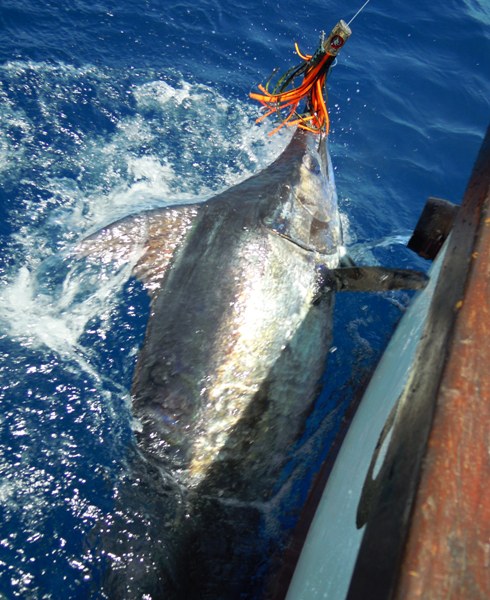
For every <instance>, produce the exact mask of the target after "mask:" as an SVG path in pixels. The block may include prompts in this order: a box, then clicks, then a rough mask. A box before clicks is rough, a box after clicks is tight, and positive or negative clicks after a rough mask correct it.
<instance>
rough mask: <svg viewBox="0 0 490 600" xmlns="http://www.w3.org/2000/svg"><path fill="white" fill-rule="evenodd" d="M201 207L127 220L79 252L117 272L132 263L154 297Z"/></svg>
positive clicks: (101, 233)
mask: <svg viewBox="0 0 490 600" xmlns="http://www.w3.org/2000/svg"><path fill="white" fill-rule="evenodd" d="M200 207H201V205H199V204H189V205H181V206H172V207H168V208H161V209H156V210H149V211H145V212H142V213H139V214H137V215H134V216H130V217H126V218H124V219H121V220H119V221H116V222H115V223H112V224H111V225H107V227H104V228H103V229H101V230H99V231H97V232H96V233H94V234H92V235H91V236H89V237H87V238H85V239H84V240H82V242H80V243H79V245H78V246H77V249H76V252H77V254H78V255H80V256H87V257H90V259H91V260H94V261H98V262H101V263H106V264H107V263H114V265H115V266H116V268H117V267H122V266H123V265H125V264H128V263H130V262H133V263H134V267H133V271H132V273H133V275H134V276H135V277H137V278H138V279H140V280H141V281H142V282H143V284H144V285H145V288H146V289H147V290H148V293H149V294H150V296H153V295H154V293H155V292H156V290H157V289H158V288H159V286H160V283H161V281H162V279H163V277H164V275H165V273H166V271H167V269H168V267H169V265H170V263H171V261H172V258H173V256H174V254H175V252H176V250H177V249H178V248H179V247H180V245H181V244H182V242H183V240H184V239H185V237H186V235H187V233H188V232H189V230H190V229H191V227H192V223H193V221H194V219H195V217H196V215H197V214H198V212H199V210H200Z"/></svg>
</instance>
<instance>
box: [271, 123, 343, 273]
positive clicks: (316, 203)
mask: <svg viewBox="0 0 490 600" xmlns="http://www.w3.org/2000/svg"><path fill="white" fill-rule="evenodd" d="M275 167H276V168H277V169H278V170H279V171H280V172H282V179H281V182H280V184H279V185H278V186H277V189H276V196H275V201H276V203H275V204H274V206H273V210H272V211H269V212H268V214H267V216H266V218H265V219H264V221H265V224H266V226H267V227H268V228H269V229H271V230H272V231H274V232H275V233H278V234H280V235H281V236H283V237H285V238H287V239H289V240H290V241H292V242H294V243H295V244H296V245H298V246H300V247H302V248H304V249H305V250H309V251H313V252H317V253H319V254H321V255H323V257H324V259H325V261H326V262H327V263H330V262H331V263H332V267H335V266H337V262H338V258H339V253H340V252H341V247H342V232H341V224H340V216H339V210H338V203H337V191H336V187H335V179H334V173H333V167H332V161H331V159H330V154H329V152H328V147H327V137H326V136H325V135H323V134H320V135H315V134H312V133H309V132H308V131H304V130H302V129H298V130H297V131H296V133H295V134H294V136H293V138H292V140H291V142H290V144H289V146H288V147H287V148H286V150H285V151H284V152H283V154H282V155H281V156H280V158H279V159H278V161H276V164H275Z"/></svg>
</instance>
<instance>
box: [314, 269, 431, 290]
mask: <svg viewBox="0 0 490 600" xmlns="http://www.w3.org/2000/svg"><path fill="white" fill-rule="evenodd" d="M321 278H322V281H321V284H320V287H321V288H322V289H323V290H325V291H333V292H383V291H388V290H420V289H422V288H424V287H425V285H426V284H427V281H428V277H427V276H426V275H425V274H424V273H421V272H420V271H412V270H408V269H387V268H384V267H346V268H339V269H334V270H331V271H330V270H326V271H325V272H324V273H322V275H321Z"/></svg>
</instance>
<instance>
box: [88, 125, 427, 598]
mask: <svg viewBox="0 0 490 600" xmlns="http://www.w3.org/2000/svg"><path fill="white" fill-rule="evenodd" d="M81 251H82V252H83V253H84V254H85V255H89V256H91V257H92V260H97V261H100V260H102V261H104V262H108V261H115V262H116V263H117V264H122V263H124V262H125V261H129V260H132V261H133V265H134V266H133V269H132V273H133V274H134V276H135V277H137V278H139V279H140V280H141V281H142V282H143V284H144V285H145V286H146V288H147V290H148V292H149V294H150V298H151V306H150V315H149V319H148V324H147V330H146V335H145V338H144V342H143V346H142V348H141V351H140V354H139V357H138V361H137V365H136V370H135V373H134V378H133V384H132V389H131V397H132V410H133V413H134V416H135V417H136V419H137V422H138V423H139V426H138V428H137V431H136V437H137V441H138V446H139V448H140V450H141V452H142V454H143V455H144V456H145V458H146V460H148V462H149V463H151V464H152V465H155V466H156V468H157V469H158V470H159V471H160V472H162V473H166V474H171V476H172V478H173V479H174V480H175V481H177V482H178V485H179V487H181V488H182V489H185V490H187V491H188V493H189V494H190V495H191V496H194V497H198V496H199V495H201V496H203V497H204V496H205V497H208V498H215V499H217V501H219V502H226V501H234V502H240V503H242V505H244V504H246V503H257V502H267V501H269V500H270V499H271V498H272V496H273V495H274V493H275V492H276V491H277V489H276V487H277V485H276V484H277V481H278V477H279V474H280V472H281V469H282V468H283V467H284V464H285V462H286V461H287V458H288V453H289V451H290V448H291V447H292V446H293V444H294V442H295V441H296V440H297V439H298V437H299V436H300V434H301V432H302V430H303V427H304V424H305V420H306V417H307V416H308V414H309V412H310V411H311V409H312V406H313V403H314V401H315V399H316V397H317V395H318V391H319V380H320V378H321V376H322V373H323V371H324V369H325V363H326V359H327V354H328V350H329V348H330V343H331V336H332V311H333V305H334V297H335V294H336V293H337V292H339V291H343V290H350V291H353V290H354V291H355V290H362V291H365V290H390V289H397V288H404V289H407V288H410V289H417V288H421V287H423V286H424V285H425V282H426V278H425V276H424V275H422V274H420V273H418V272H413V271H403V270H396V269H383V268H382V267H357V266H355V265H353V263H352V262H351V261H350V260H349V259H348V258H347V257H346V256H345V250H344V246H343V241H342V228H341V221H340V216H339V209H338V203H337V193H336V188H335V182H334V173H333V168H332V163H331V160H330V155H329V152H328V148H327V136H326V135H324V134H320V135H317V134H313V133H311V132H309V131H305V130H303V129H300V128H298V129H297V130H296V131H295V133H294V135H293V136H292V138H291V141H290V142H289V144H288V145H287V147H286V148H285V150H284V151H283V152H282V154H281V155H280V156H279V157H278V158H277V159H276V160H275V161H274V162H273V163H272V164H271V165H269V166H268V167H267V168H266V169H264V170H263V171H261V172H259V173H258V174H256V175H254V176H252V177H250V178H249V179H247V180H245V181H243V182H241V183H239V184H237V185H235V186H233V187H231V188H230V189H228V190H226V191H224V192H222V193H219V194H218V195H216V196H214V197H212V198H211V199H209V200H206V201H204V202H201V203H193V204H183V205H177V206H168V207H164V208H159V209H155V210H148V211H145V212H142V213H140V214H137V215H135V216H130V217H127V218H124V219H122V220H119V221H117V222H115V223H113V224H110V225H108V226H107V227H104V228H103V229H102V230H101V231H99V232H97V233H95V234H94V235H92V236H90V237H88V238H86V239H85V240H84V241H83V242H82V243H81ZM218 531H219V528H218ZM181 597H183V596H181ZM189 597H190V596H189ZM230 597H231V596H230Z"/></svg>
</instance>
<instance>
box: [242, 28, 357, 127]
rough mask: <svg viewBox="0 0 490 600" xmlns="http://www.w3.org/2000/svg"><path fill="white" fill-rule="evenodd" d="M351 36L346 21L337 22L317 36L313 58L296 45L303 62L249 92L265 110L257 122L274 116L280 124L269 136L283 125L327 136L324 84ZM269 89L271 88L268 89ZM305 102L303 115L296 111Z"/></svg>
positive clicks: (327, 124)
mask: <svg viewBox="0 0 490 600" xmlns="http://www.w3.org/2000/svg"><path fill="white" fill-rule="evenodd" d="M350 34H351V29H350V27H349V26H348V25H347V24H346V23H345V21H343V20H340V21H339V22H338V23H337V25H336V26H335V27H334V28H333V29H332V32H331V33H330V35H329V36H328V38H326V39H325V34H324V33H322V35H321V37H320V44H319V47H318V49H317V51H316V52H315V53H314V54H313V55H309V54H306V55H305V54H302V53H301V51H300V49H299V48H298V44H295V48H296V52H297V54H298V56H299V57H300V58H301V59H302V60H303V62H302V63H301V64H299V65H297V66H295V67H293V68H291V69H289V70H288V71H286V73H284V75H282V76H281V77H280V78H279V79H278V81H277V82H276V83H275V84H274V85H272V79H273V77H274V74H275V73H273V74H272V76H271V77H270V79H269V81H268V82H267V83H266V84H265V86H264V85H262V84H259V86H258V88H259V91H260V92H261V93H260V94H259V93H256V92H252V93H251V94H250V97H251V98H252V99H253V100H257V101H258V102H260V103H261V104H262V106H264V107H265V108H266V112H265V113H264V114H263V115H262V116H260V117H259V118H258V119H257V122H260V121H262V120H264V119H266V118H267V117H269V116H271V115H273V114H275V115H278V116H279V117H280V119H281V123H280V124H279V125H278V126H277V127H276V128H275V129H273V130H272V131H271V132H270V133H269V135H273V134H274V133H276V132H277V131H279V130H280V129H282V128H283V127H285V126H288V127H291V126H293V125H297V126H298V127H300V128H301V129H306V130H308V131H312V132H313V133H322V132H324V133H325V134H328V131H329V127H330V119H329V117H328V111H327V101H326V88H325V82H326V79H327V76H328V73H329V71H330V67H331V66H332V65H333V63H334V60H335V57H336V56H337V54H338V53H339V51H340V49H341V48H342V47H343V45H344V44H345V42H346V41H347V39H348V37H349V36H350ZM301 76H302V77H303V81H302V82H301V84H300V85H297V86H296V87H294V81H295V80H296V79H297V78H298V77H301ZM271 88H272V89H271ZM303 100H305V101H306V105H305V109H304V111H303V112H299V110H298V108H299V105H300V103H301V102H302V101H303Z"/></svg>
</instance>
